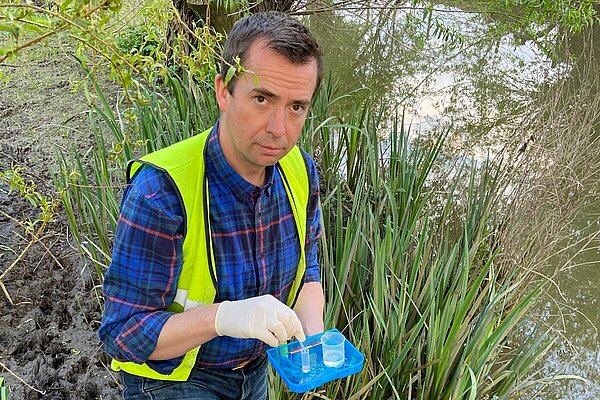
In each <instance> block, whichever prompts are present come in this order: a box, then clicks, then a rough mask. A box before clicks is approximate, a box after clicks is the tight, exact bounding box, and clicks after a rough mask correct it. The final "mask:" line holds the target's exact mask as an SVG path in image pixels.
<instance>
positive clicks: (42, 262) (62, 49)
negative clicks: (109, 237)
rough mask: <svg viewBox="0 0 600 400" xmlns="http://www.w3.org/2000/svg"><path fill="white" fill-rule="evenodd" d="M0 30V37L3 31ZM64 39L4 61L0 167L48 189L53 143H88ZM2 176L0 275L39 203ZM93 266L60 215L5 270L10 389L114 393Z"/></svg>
mask: <svg viewBox="0 0 600 400" xmlns="http://www.w3.org/2000/svg"><path fill="white" fill-rule="evenodd" d="M2 40H3V38H2V37H0V41H2ZM72 51H73V47H72V46H66V45H64V43H61V41H60V40H58V39H57V40H56V41H55V42H54V43H53V44H50V45H47V46H45V47H44V46H40V47H36V48H35V49H33V50H29V51H28V52H26V53H24V54H22V55H20V56H19V57H18V58H17V59H16V60H13V61H10V64H9V65H4V66H0V68H2V69H3V70H4V72H5V74H7V75H8V76H9V78H10V79H9V81H8V83H3V84H2V86H0V171H6V170H8V169H10V168H11V166H19V167H22V168H23V170H22V172H21V174H22V176H23V177H24V178H26V179H27V181H32V182H34V183H35V185H36V190H37V191H38V192H39V193H41V194H43V195H45V196H52V195H53V194H54V189H53V184H52V172H53V170H54V169H55V167H56V161H55V152H56V149H57V148H63V149H66V148H68V147H69V146H72V145H73V144H77V146H78V148H79V150H80V151H85V150H86V149H87V148H89V146H91V144H92V140H91V132H90V130H89V128H88V124H87V116H86V111H87V107H86V101H85V96H84V95H83V93H82V92H81V91H76V90H74V89H73V87H74V85H73V84H74V83H76V82H77V81H82V80H83V79H84V76H83V73H82V70H81V68H80V66H79V64H78V63H77V61H76V60H75V58H74V57H72V55H71V52H72ZM8 189H9V188H8V185H7V184H5V183H0V275H2V274H3V273H4V272H6V271H7V270H8V268H9V267H10V266H11V264H13V262H14V261H15V260H16V259H17V257H18V256H19V255H20V254H21V252H22V251H23V250H24V249H25V248H26V246H27V245H28V243H29V242H30V241H31V239H32V235H31V234H29V233H27V232H26V230H25V225H24V223H25V222H26V221H35V220H36V219H37V218H38V216H39V211H38V210H37V209H36V207H33V206H32V205H31V204H29V202H28V201H26V200H25V199H24V198H23V197H22V196H20V195H19V193H18V192H16V191H12V192H10V193H9V190H8ZM94 274H95V272H93V270H92V269H91V267H90V266H89V265H86V264H85V262H84V260H83V259H82V258H81V257H80V256H79V253H78V252H77V250H76V249H75V248H74V247H73V246H72V245H71V244H70V242H69V237H68V230H67V224H66V221H65V219H64V216H62V215H59V216H58V217H57V218H56V220H55V221H54V222H52V223H50V224H49V225H48V227H47V228H46V229H45V230H44V232H43V234H42V238H41V240H39V241H38V242H35V243H34V244H33V245H32V246H30V248H29V249H28V250H27V251H26V253H25V255H24V257H23V258H22V259H21V260H20V261H19V262H17V263H16V264H15V265H14V266H13V267H12V269H10V270H9V271H8V272H6V275H5V276H4V277H3V278H2V283H3V284H4V285H5V287H6V289H7V291H8V294H9V295H10V297H11V299H12V302H13V303H14V304H11V302H10V301H9V299H8V297H7V296H6V295H5V294H4V292H2V291H0V363H1V364H0V376H2V377H4V378H5V380H6V386H7V392H8V399H10V400H19V399H116V398H118V394H117V393H118V385H119V384H118V379H117V376H116V375H115V373H114V372H112V371H111V370H110V368H109V367H108V365H109V359H108V357H107V356H106V354H105V353H104V352H103V350H102V347H101V344H100V341H99V340H98V337H97V334H96V331H97V329H98V326H99V323H100V318H101V301H100V287H99V286H98V279H97V278H95V277H94Z"/></svg>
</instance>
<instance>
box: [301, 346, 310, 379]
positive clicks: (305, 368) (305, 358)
mask: <svg viewBox="0 0 600 400" xmlns="http://www.w3.org/2000/svg"><path fill="white" fill-rule="evenodd" d="M300 358H301V359H302V372H304V373H305V374H306V373H307V372H309V371H310V351H309V350H308V347H304V345H302V349H301V350H300Z"/></svg>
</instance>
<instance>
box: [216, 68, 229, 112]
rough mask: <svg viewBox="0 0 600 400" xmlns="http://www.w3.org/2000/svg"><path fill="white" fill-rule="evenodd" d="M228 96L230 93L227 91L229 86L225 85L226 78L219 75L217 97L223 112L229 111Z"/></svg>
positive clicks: (217, 78)
mask: <svg viewBox="0 0 600 400" xmlns="http://www.w3.org/2000/svg"><path fill="white" fill-rule="evenodd" d="M227 95H229V91H228V90H227V85H225V81H224V76H223V75H221V74H218V75H217V76H215V96H216V98H217V104H219V108H220V109H221V112H225V111H227V108H228V104H229V102H228V98H227Z"/></svg>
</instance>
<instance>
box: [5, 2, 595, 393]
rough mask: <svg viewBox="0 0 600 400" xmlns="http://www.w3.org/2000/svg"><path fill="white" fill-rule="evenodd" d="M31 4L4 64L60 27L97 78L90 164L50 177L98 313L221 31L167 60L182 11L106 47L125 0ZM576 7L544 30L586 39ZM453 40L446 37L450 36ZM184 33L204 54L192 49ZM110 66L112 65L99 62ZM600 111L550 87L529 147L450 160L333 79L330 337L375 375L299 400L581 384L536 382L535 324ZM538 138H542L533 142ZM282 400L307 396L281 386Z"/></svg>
mask: <svg viewBox="0 0 600 400" xmlns="http://www.w3.org/2000/svg"><path fill="white" fill-rule="evenodd" d="M480 3H482V4H483V3H485V2H480ZM494 3H496V2H494ZM497 3H498V4H496V6H499V4H500V3H503V4H504V3H506V4H508V3H511V4H510V6H511V7H528V6H533V7H535V4H529V3H535V2H497ZM563 3H564V4H565V5H568V4H570V5H572V3H571V2H561V4H563ZM576 3H577V6H578V7H579V6H581V7H583V6H584V5H585V4H588V3H586V2H576ZM536 4H537V3H536ZM589 4H591V3H589ZM411 6H412V7H416V8H418V7H417V5H416V4H412V5H411ZM430 6H431V7H433V5H430ZM35 7H38V6H32V5H30V4H29V3H27V5H24V6H23V7H20V8H19V7H15V9H24V10H26V11H23V12H21V13H20V14H13V17H10V18H9V17H6V18H5V19H4V20H2V21H0V22H6V21H8V22H9V24H8V25H7V26H9V27H10V30H9V31H10V32H11V34H12V35H13V36H14V29H13V28H14V27H16V26H20V27H22V28H23V29H24V27H28V28H29V29H33V30H35V31H37V32H39V36H34V37H33V39H28V40H27V41H25V42H23V43H21V44H18V43H19V42H15V44H13V45H12V46H13V47H10V46H9V47H5V48H4V53H0V57H2V56H9V55H10V56H13V55H15V54H16V53H18V52H19V51H21V50H22V49H25V48H26V46H24V45H25V44H27V45H28V46H29V45H33V44H35V43H37V42H39V41H41V40H42V39H43V38H42V39H39V40H38V39H37V38H40V37H42V36H43V35H45V34H48V33H52V34H58V32H59V31H64V32H69V33H68V35H71V39H72V40H73V41H74V43H79V44H80V45H82V47H78V48H77V50H76V51H74V55H75V57H76V58H77V59H78V61H79V62H80V64H81V66H82V68H83V69H84V71H85V72H86V74H87V75H88V76H89V79H86V80H85V81H81V82H80V90H82V91H83V93H85V98H86V100H87V103H88V107H89V113H88V126H89V130H90V131H91V133H92V134H93V145H92V146H91V147H90V148H89V149H88V150H87V151H85V152H82V151H81V148H79V147H78V146H73V148H72V149H64V148H63V149H57V151H56V164H57V165H56V166H55V167H53V168H52V170H53V172H54V173H53V178H54V180H53V182H54V185H55V190H56V193H59V194H60V199H61V201H62V210H63V211H64V215H65V216H66V219H67V223H68V226H69V229H70V237H71V238H72V239H73V241H74V244H75V245H76V247H77V248H78V249H79V250H80V251H81V256H82V260H84V263H86V264H87V265H88V266H91V267H92V268H93V269H94V271H95V275H96V280H95V283H96V285H95V286H94V287H93V288H92V290H91V292H92V295H93V296H95V298H96V299H97V301H98V302H99V303H101V293H100V284H101V282H102V279H103V274H104V271H105V270H106V268H107V266H108V264H109V262H110V254H111V243H112V239H113V234H114V229H115V226H116V220H117V217H118V206H119V199H120V194H121V192H122V188H123V185H124V182H125V175H124V173H125V165H126V163H127V161H128V160H130V159H132V158H134V157H137V156H140V155H143V154H146V153H147V152H150V151H153V150H156V149H159V148H162V147H165V146H167V145H169V144H171V143H174V142H176V141H179V140H181V139H183V138H186V137H189V136H191V135H193V134H195V133H198V132H201V131H202V130H204V129H205V128H206V127H207V126H210V125H211V124H212V123H214V121H215V119H216V117H217V116H218V108H217V107H216V104H215V101H214V96H213V92H212V89H211V86H212V78H213V76H214V72H215V69H214V59H215V58H216V57H218V55H217V54H218V43H219V42H220V40H222V35H221V34H220V33H218V32H216V31H213V30H210V29H209V28H208V27H200V28H198V27H191V28H190V29H187V28H183V30H185V31H186V32H187V35H182V36H181V37H179V38H178V39H174V40H173V41H169V43H171V45H170V47H169V48H165V47H161V44H162V43H164V42H165V38H166V37H167V32H168V31H169V29H170V28H169V24H170V23H171V22H172V18H174V19H175V20H176V21H178V22H183V21H181V20H180V19H178V17H177V15H178V12H179V11H178V9H177V7H172V6H171V5H170V3H169V4H166V3H165V4H162V3H153V4H149V5H148V7H147V8H146V9H145V10H144V13H145V14H144V16H143V18H142V19H143V22H144V24H141V25H139V24H136V25H135V26H134V27H132V28H131V29H130V28H127V27H123V28H119V29H118V30H117V31H116V32H118V35H112V39H110V40H113V41H114V44H112V43H113V42H109V41H108V40H109V38H108V37H109V36H111V35H105V34H107V33H109V32H111V30H110V29H109V27H110V26H111V25H110V24H111V21H113V19H112V17H109V15H112V14H110V13H111V12H112V11H115V10H117V9H118V8H119V7H121V4H120V3H119V2H114V1H113V2H101V3H98V4H96V5H92V3H83V2H82V3H78V2H61V3H60V4H59V7H58V10H54V11H52V10H53V9H52V8H51V7H50V8H49V10H50V12H47V11H45V10H46V9H45V8H44V9H43V10H42V8H40V7H38V8H35ZM159 7H164V9H165V10H169V11H168V12H167V13H166V15H168V16H169V18H164V15H165V14H160V13H158V12H157V11H158V10H159ZM125 8H126V7H125ZM422 8H423V7H422ZM424 8H426V7H424ZM5 9H7V8H6V7H5ZM564 10H565V9H564V8H563V9H562V11H564ZM582 10H583V11H582V12H581V13H580V14H575V12H574V11H573V12H572V13H571V14H572V15H571V14H569V15H570V16H568V17H567V16H565V17H564V18H563V19H553V18H554V17H552V18H550V17H548V16H546V18H547V20H550V22H551V23H565V24H567V25H568V26H571V27H572V29H580V28H581V27H582V26H584V25H585V23H586V21H588V19H589V10H588V9H583V8H582ZM421 11H422V10H421ZM562 11H560V10H555V9H554V8H553V6H552V7H550V6H549V9H548V12H552V13H559V12H562ZM121 12H122V13H123V11H121ZM95 13H97V14H95ZM157 14H160V15H161V19H160V20H159V21H157V20H154V19H153V18H155V16H156V15H157ZM4 15H8V14H4ZM92 15H96V17H92ZM119 15H125V16H126V15H127V12H125V14H119ZM420 15H425V17H427V13H425V14H420ZM536 15H538V14H536ZM552 15H558V14H552ZM577 15H579V17H577ZM592 15H593V14H592ZM11 18H12V19H11ZM52 18H57V20H58V21H62V22H56V21H57V20H53V19H52ZM536 18H537V17H536ZM540 18H541V17H540ZM568 18H576V21H577V23H574V22H573V21H572V20H569V19H568ZM42 20H43V21H46V22H41V21H42ZM82 21H88V22H85V23H84V22H82ZM90 21H91V22H90ZM149 21H150V22H152V24H148V22H149ZM532 21H533V22H537V21H534V18H533V17H532V18H531V19H530V21H529V22H532ZM19 24H21V25H19ZM569 24H570V25H569ZM578 24H580V25H578ZM51 26H52V29H50V27H51ZM32 27H33V28H32ZM34 28H35V29H34ZM443 28H444V27H443V25H440V26H439V27H438V32H439V35H440V36H441V37H442V39H443V40H448V41H452V40H453V37H454V36H452V34H451V33H448V32H449V31H444V29H443ZM73 29H75V31H73ZM7 30H8V28H7ZM140 32H141V33H140ZM443 32H447V33H446V35H447V36H446V37H445V38H444V37H443V36H444V33H443ZM190 35H191V36H193V37H194V38H195V39H196V41H195V43H190V42H188V41H187V40H189V38H190ZM30 42H31V43H30ZM28 43H29V44H28ZM7 59H8V58H7ZM102 59H103V60H107V61H108V64H103V63H98V62H97V61H98V60H102ZM232 67H233V68H236V69H238V68H241V67H240V66H232ZM580 67H581V68H585V65H581V66H580ZM111 71H112V72H111ZM105 75H110V76H111V77H113V78H114V79H115V80H116V81H117V82H119V83H120V87H121V90H119V91H118V92H117V93H116V95H115V94H114V93H111V94H110V95H109V94H108V93H107V89H106V87H105V86H104V85H102V84H100V83H98V82H99V81H100V79H99V78H100V77H102V76H105ZM11 79H14V78H12V77H11ZM559 84H560V82H559ZM596 84H597V83H594V84H593V85H591V86H590V87H594V86H595V85H596ZM555 88H556V87H555ZM115 96H116V98H115ZM341 104H343V107H342V106H341ZM582 104H585V105H586V106H585V107H581V105H582ZM599 109H600V104H598V99H597V98H595V97H594V93H593V92H592V91H589V92H585V90H578V91H577V93H573V92H570V91H569V90H564V91H554V90H553V91H540V92H539V94H538V96H537V98H536V100H535V101H534V102H533V103H532V104H531V110H532V111H531V112H530V113H527V114H526V118H524V119H523V129H522V131H515V132H514V133H513V134H514V135H515V136H516V137H518V138H519V140H514V141H510V142H507V144H506V145H505V146H504V147H503V148H502V149H501V151H496V152H494V153H490V154H489V155H483V156H481V155H480V156H477V157H475V156H473V155H472V154H456V151H455V149H454V148H453V146H452V140H453V139H452V138H453V132H452V128H451V127H448V128H446V129H443V130H440V131H437V132H436V133H432V134H429V135H427V134H421V133H420V132H415V131H412V130H411V128H410V124H408V123H407V122H406V116H405V114H404V113H403V111H402V110H392V112H390V110H389V109H386V108H385V107H384V106H383V105H382V104H379V103H378V102H377V101H375V99H369V98H361V97H358V96H356V97H354V96H353V93H347V92H346V91H344V90H342V91H340V88H339V87H338V85H337V81H336V76H329V77H328V79H327V80H326V81H325V82H324V85H323V87H322V88H321V90H320V91H319V93H318V95H317V97H316V99H315V101H314V104H313V106H312V109H311V111H310V115H309V118H308V120H307V123H306V126H305V128H304V131H303V135H302V139H301V140H302V143H301V144H302V146H303V147H304V148H305V149H306V150H307V151H308V152H309V153H310V154H313V155H314V158H315V160H316V162H317V164H318V168H319V172H320V177H321V201H322V210H323V224H324V229H325V233H324V235H323V239H322V241H321V247H320V262H321V265H322V277H323V283H324V286H325V291H326V303H327V308H326V326H327V327H337V328H338V329H340V331H342V332H343V333H344V334H345V335H346V336H347V337H348V338H349V339H350V340H351V341H352V342H353V343H354V344H355V345H356V346H357V348H358V349H359V350H360V351H361V352H363V353H364V354H365V365H364V369H363V371H362V372H361V373H360V374H357V375H354V376H352V377H350V378H348V379H344V380H338V381H335V382H333V383H331V384H328V385H326V386H325V387H323V388H319V389H317V390H316V391H314V392H310V393H308V394H306V395H305V397H304V398H311V397H312V398H329V399H388V398H394V399H406V398H411V399H412V398H415V399H486V398H487V399H492V398H497V399H503V398H519V397H520V396H524V395H525V394H527V393H535V392H536V391H538V390H543V387H544V386H545V385H547V384H548V382H550V381H551V380H552V379H560V378H571V377H569V376H552V377H548V376H543V375H540V374H539V373H538V371H537V370H535V369H534V367H535V366H536V363H537V362H538V361H539V360H540V359H541V357H543V355H544V353H545V352H546V351H547V350H548V349H549V348H550V346H551V345H552V343H553V340H554V335H553V331H552V329H551V327H543V326H539V325H529V326H524V325H523V318H524V316H525V315H526V313H527V312H528V310H530V308H531V307H532V306H533V305H534V304H535V300H536V299H537V298H538V296H539V295H540V293H542V291H544V290H546V288H547V286H548V285H553V281H552V277H551V276H546V275H545V274H544V273H542V270H543V269H542V267H543V266H544V265H545V264H546V263H547V261H548V259H549V258H551V257H555V256H557V244H558V243H562V242H564V240H566V239H568V237H567V236H568V235H569V230H568V228H567V226H568V224H569V222H570V221H572V219H573V218H575V216H576V215H577V213H578V211H579V210H581V209H582V208H583V207H585V205H586V204H588V201H589V199H588V198H587V197H586V195H585V193H581V191H580V190H579V188H580V187H581V185H582V182H583V180H589V181H598V178H599V177H598V170H595V169H594V168H593V167H592V166H591V165H590V164H589V162H588V160H590V159H598V157H599V156H600V154H598V147H599V146H597V144H598V137H597V136H594V134H593V127H594V124H595V121H597V118H598V115H597V110H599ZM566 110H570V111H569V112H568V113H567V112H566ZM582 121H583V123H582ZM525 125H527V126H526V127H525ZM525 128H527V129H525ZM532 131H535V132H538V133H537V136H536V137H522V135H524V133H525V132H532ZM17 172H18V171H17ZM17 175H18V174H17ZM2 176H6V175H2ZM13 176H14V175H13ZM5 272H6V271H5ZM270 398H271V399H292V398H295V397H294V396H293V395H292V394H291V393H289V392H287V391H286V388H285V385H284V384H283V383H282V382H281V381H280V380H279V378H278V377H277V376H275V375H273V374H272V375H271V385H270Z"/></svg>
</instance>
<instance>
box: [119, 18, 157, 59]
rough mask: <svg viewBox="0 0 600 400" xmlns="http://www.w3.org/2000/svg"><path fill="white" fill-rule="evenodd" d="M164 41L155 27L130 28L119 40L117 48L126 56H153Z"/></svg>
mask: <svg viewBox="0 0 600 400" xmlns="http://www.w3.org/2000/svg"><path fill="white" fill-rule="evenodd" d="M163 40H164V38H163V37H162V34H161V32H160V30H159V29H158V28H157V27H155V26H148V25H135V26H130V27H129V28H127V29H126V30H125V32H124V33H123V34H122V35H120V36H119V37H118V38H117V46H119V49H120V50H121V51H122V52H123V53H125V54H135V53H138V54H141V55H144V56H152V54H153V53H154V52H155V51H156V50H157V49H158V48H159V47H160V43H161V42H162V41H163Z"/></svg>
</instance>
